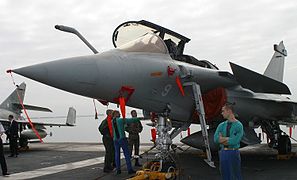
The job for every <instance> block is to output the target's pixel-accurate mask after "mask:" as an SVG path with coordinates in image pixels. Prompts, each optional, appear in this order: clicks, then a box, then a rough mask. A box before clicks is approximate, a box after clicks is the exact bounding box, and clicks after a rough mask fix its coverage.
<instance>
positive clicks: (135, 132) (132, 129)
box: [126, 110, 143, 166]
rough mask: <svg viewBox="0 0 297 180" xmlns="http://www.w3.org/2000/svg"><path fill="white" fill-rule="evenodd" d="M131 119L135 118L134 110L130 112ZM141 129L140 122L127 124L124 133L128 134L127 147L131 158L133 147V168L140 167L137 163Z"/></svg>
mask: <svg viewBox="0 0 297 180" xmlns="http://www.w3.org/2000/svg"><path fill="white" fill-rule="evenodd" d="M131 116H132V118H136V117H137V112H136V111H135V110H132V111H131ZM142 129H143V127H142V124H141V122H140V121H137V122H134V123H129V124H127V127H126V131H127V132H128V133H129V136H128V146H129V150H130V153H131V156H132V151H133V146H134V155H135V156H136V157H135V166H141V164H140V163H139V145H140V141H139V133H141V131H142Z"/></svg>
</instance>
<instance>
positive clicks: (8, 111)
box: [0, 82, 76, 148]
mask: <svg viewBox="0 0 297 180" xmlns="http://www.w3.org/2000/svg"><path fill="white" fill-rule="evenodd" d="M25 91H26V84H25V83H24V82H23V83H21V84H20V85H19V86H17V88H16V89H15V90H14V91H13V92H12V93H11V94H10V95H9V96H8V97H7V98H6V100H5V101H3V102H2V103H1V104H0V122H1V123H2V125H3V126H4V129H7V128H8V127H9V125H10V121H8V116H9V115H13V116H14V118H15V120H16V121H17V122H18V125H19V135H20V138H19V146H20V147H21V148H28V143H29V142H36V141H34V140H38V139H39V138H38V137H37V135H36V134H35V132H34V131H33V129H32V127H31V125H30V123H29V122H28V121H27V120H26V119H25V118H24V117H22V115H21V114H22V110H23V108H22V105H21V103H20V100H21V102H23V101H24V96H25ZM19 98H20V99H19ZM24 107H25V109H26V110H34V111H43V112H52V111H51V110H50V109H48V108H45V107H39V106H33V105H26V104H24ZM75 121H76V111H75V109H74V108H72V107H71V108H69V111H68V115H67V120H66V123H65V124H58V123H42V122H32V124H33V126H34V127H35V129H36V131H37V132H38V134H39V136H40V138H41V139H43V138H45V137H46V136H47V132H46V131H45V129H46V128H45V126H50V127H52V126H59V127H60V126H74V125H75ZM38 141H39V140H38ZM3 142H5V141H3ZM4 144H6V143H4Z"/></svg>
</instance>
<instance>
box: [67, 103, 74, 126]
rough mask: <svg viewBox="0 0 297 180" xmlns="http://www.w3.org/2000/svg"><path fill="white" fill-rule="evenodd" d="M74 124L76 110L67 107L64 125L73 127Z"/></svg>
mask: <svg viewBox="0 0 297 180" xmlns="http://www.w3.org/2000/svg"><path fill="white" fill-rule="evenodd" d="M75 122H76V110H75V109H74V108H73V107H69V110H68V114H67V120H66V125H67V126H74V125H75Z"/></svg>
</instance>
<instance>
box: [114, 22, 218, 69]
mask: <svg viewBox="0 0 297 180" xmlns="http://www.w3.org/2000/svg"><path fill="white" fill-rule="evenodd" d="M189 41H190V39H189V38H187V37H185V36H183V35H181V34H178V33H176V32H174V31H171V30H170V29H167V28H164V27H162V26H159V25H157V24H154V23H151V22H149V21H145V20H141V21H127V22H124V23H122V24H121V25H119V26H118V27H117V28H116V29H115V30H114V32H113V35H112V42H113V45H114V47H115V48H118V49H121V50H123V51H128V52H148V53H162V54H169V55H170V56H171V57H172V59H175V60H177V61H183V62H186V63H189V64H193V65H197V66H201V67H205V68H210V69H218V68H217V67H216V66H215V65H214V64H212V63H210V62H209V61H206V60H203V61H199V60H198V59H196V58H194V57H193V56H189V55H185V54H184V48H185V44H186V43H188V42H189Z"/></svg>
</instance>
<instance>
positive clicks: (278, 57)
mask: <svg viewBox="0 0 297 180" xmlns="http://www.w3.org/2000/svg"><path fill="white" fill-rule="evenodd" d="M286 56H287V50H286V48H285V46H284V43H283V41H281V42H280V43H279V45H277V44H275V45H274V54H273V56H272V58H271V60H270V62H269V64H268V66H267V68H266V70H265V72H264V76H267V77H270V78H272V79H274V80H277V81H279V82H283V76H284V64H285V57H286Z"/></svg>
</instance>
